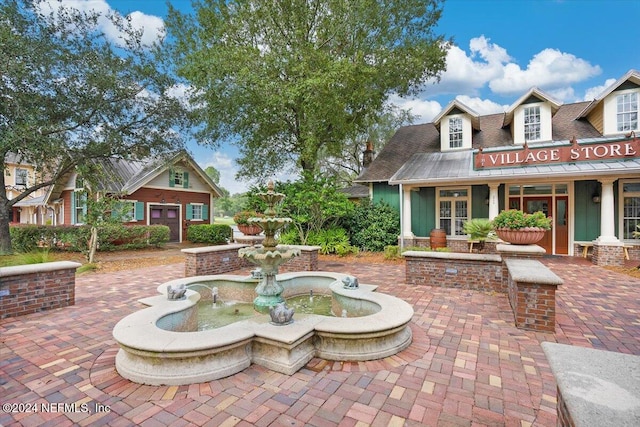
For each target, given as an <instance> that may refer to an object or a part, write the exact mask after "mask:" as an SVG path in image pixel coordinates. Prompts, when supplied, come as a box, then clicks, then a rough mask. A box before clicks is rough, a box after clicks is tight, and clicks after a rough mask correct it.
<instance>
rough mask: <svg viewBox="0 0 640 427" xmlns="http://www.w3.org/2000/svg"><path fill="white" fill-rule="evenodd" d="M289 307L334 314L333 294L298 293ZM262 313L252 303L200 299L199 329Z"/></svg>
mask: <svg viewBox="0 0 640 427" xmlns="http://www.w3.org/2000/svg"><path fill="white" fill-rule="evenodd" d="M286 303H287V307H289V308H293V309H294V310H295V312H296V313H297V314H319V315H322V316H334V314H333V313H332V311H331V303H332V297H331V295H313V296H310V295H298V296H294V297H289V298H287V299H286ZM258 315H260V313H258V312H257V311H255V310H254V307H253V304H252V303H246V302H237V301H229V302H226V303H225V302H222V301H221V300H220V299H218V300H217V301H216V302H212V301H211V300H200V302H198V330H199V331H205V330H208V329H216V328H220V327H222V326H226V325H229V324H231V323H234V322H239V321H241V320H246V319H250V318H252V317H254V316H258Z"/></svg>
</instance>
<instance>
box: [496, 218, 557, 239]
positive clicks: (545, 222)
mask: <svg viewBox="0 0 640 427" xmlns="http://www.w3.org/2000/svg"><path fill="white" fill-rule="evenodd" d="M493 228H494V229H495V231H496V234H497V235H498V237H500V238H501V239H502V240H504V241H505V242H509V243H511V244H514V245H530V244H533V243H536V242H539V241H540V240H542V238H543V237H544V233H545V232H547V230H551V217H547V216H546V215H545V214H544V213H543V212H540V211H538V212H534V213H532V214H529V213H525V212H523V211H521V210H518V209H509V210H504V211H502V212H500V213H499V214H498V215H497V216H496V217H495V218H494V219H493Z"/></svg>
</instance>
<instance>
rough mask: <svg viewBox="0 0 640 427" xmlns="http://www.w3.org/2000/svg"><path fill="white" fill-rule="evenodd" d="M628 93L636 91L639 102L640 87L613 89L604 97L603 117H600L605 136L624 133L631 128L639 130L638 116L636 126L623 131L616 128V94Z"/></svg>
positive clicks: (639, 113) (639, 112)
mask: <svg viewBox="0 0 640 427" xmlns="http://www.w3.org/2000/svg"><path fill="white" fill-rule="evenodd" d="M629 93H637V94H638V103H640V88H633V89H625V90H617V91H613V92H611V93H610V94H609V95H608V96H607V97H606V98H605V99H604V102H603V117H602V120H603V124H602V131H603V132H602V133H603V134H604V135H605V136H609V135H624V134H627V133H629V132H630V131H631V130H635V131H636V132H638V131H640V117H639V121H638V126H636V129H631V130H624V131H619V130H618V108H617V102H618V96H620V95H626V94H629ZM639 109H640V105H639ZM638 115H639V116H640V111H638Z"/></svg>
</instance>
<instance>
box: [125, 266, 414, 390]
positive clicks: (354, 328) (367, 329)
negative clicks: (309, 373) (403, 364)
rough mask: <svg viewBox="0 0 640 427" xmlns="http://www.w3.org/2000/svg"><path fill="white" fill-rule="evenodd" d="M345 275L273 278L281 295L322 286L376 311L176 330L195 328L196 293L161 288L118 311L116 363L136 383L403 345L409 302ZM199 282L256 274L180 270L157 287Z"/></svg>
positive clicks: (179, 380)
mask: <svg viewBox="0 0 640 427" xmlns="http://www.w3.org/2000/svg"><path fill="white" fill-rule="evenodd" d="M345 277H347V275H345V274H341V273H333V272H317V271H315V272H297V273H284V274H281V275H278V277H277V279H278V282H279V283H281V284H282V286H283V288H284V289H285V290H284V292H283V294H284V295H297V294H308V293H309V291H310V290H313V291H314V293H327V292H330V293H332V294H333V295H334V297H335V298H336V299H340V300H341V301H342V303H343V304H350V305H352V306H353V307H357V306H363V305H364V306H367V307H369V308H373V309H374V311H375V310H377V307H379V310H377V311H375V312H373V313H372V314H369V315H366V316H363V317H356V318H342V317H329V316H321V315H315V314H308V315H305V314H296V315H295V316H294V322H293V323H292V324H290V325H286V326H277V325H272V324H271V323H270V318H269V316H268V315H258V316H255V317H252V318H250V319H246V320H242V321H239V322H236V323H232V324H230V325H226V326H223V327H220V328H217V329H212V330H205V331H196V332H184V331H188V330H195V329H196V328H197V325H196V324H195V321H194V318H196V317H197V312H196V310H197V309H196V304H197V302H198V300H199V299H200V294H199V293H198V292H196V291H193V290H187V293H186V298H185V299H184V300H181V301H169V300H167V299H166V295H157V296H154V297H150V298H145V299H143V300H141V302H142V303H144V304H146V305H149V307H148V308H145V309H143V310H140V311H138V312H135V313H132V314H131V315H129V316H127V317H125V318H124V319H122V320H121V321H120V322H118V323H117V324H116V326H115V327H114V329H113V336H114V338H115V340H116V341H117V342H118V344H119V345H120V347H121V348H120V350H119V352H118V354H117V356H116V369H117V370H118V373H119V374H120V375H121V376H123V377H124V378H127V379H129V380H131V381H134V382H137V383H142V384H149V385H184V384H192V383H198V382H206V381H211V380H215V379H219V378H223V377H226V376H229V375H233V374H235V373H237V372H240V371H242V370H243V369H245V368H247V367H249V366H250V365H251V363H256V364H259V365H261V366H264V367H266V368H268V369H271V370H274V371H277V372H281V373H284V374H287V375H291V374H293V373H294V372H296V371H297V370H299V369H300V368H302V367H303V366H304V365H305V364H306V363H307V362H308V361H309V360H311V359H312V358H313V357H320V358H324V359H327V360H341V361H364V360H374V359H380V358H384V357H387V356H390V355H393V354H396V353H398V352H399V351H401V350H403V349H405V348H406V347H408V346H409V345H410V344H411V329H410V328H409V321H410V320H411V318H412V316H413V308H412V307H411V306H410V305H409V304H408V303H406V302H405V301H403V300H401V299H399V298H395V297H392V296H390V295H385V294H381V293H377V292H374V291H375V288H376V286H373V285H366V284H360V288H358V289H344V288H343V283H342V282H341V280H342V279H343V278H345ZM202 282H211V283H215V284H216V286H217V287H218V288H221V287H222V284H223V283H224V282H228V283H238V284H250V283H253V284H255V282H256V281H255V280H254V279H251V278H250V277H243V276H233V275H216V276H199V277H188V278H184V279H178V280H174V281H171V282H168V283H165V284H163V285H161V286H159V288H158V291H159V292H160V293H162V294H164V293H166V288H167V285H168V284H181V283H184V284H185V285H187V286H190V285H194V284H197V283H202ZM160 326H162V328H161V327H160ZM181 331H182V332H181Z"/></svg>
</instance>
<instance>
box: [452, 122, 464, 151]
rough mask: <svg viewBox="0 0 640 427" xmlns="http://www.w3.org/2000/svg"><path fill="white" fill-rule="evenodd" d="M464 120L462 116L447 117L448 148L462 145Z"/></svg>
mask: <svg viewBox="0 0 640 427" xmlns="http://www.w3.org/2000/svg"><path fill="white" fill-rule="evenodd" d="M463 138H464V121H463V120H462V117H458V116H454V117H449V148H451V149H456V148H462V147H463V146H464V139H463Z"/></svg>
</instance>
